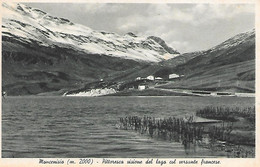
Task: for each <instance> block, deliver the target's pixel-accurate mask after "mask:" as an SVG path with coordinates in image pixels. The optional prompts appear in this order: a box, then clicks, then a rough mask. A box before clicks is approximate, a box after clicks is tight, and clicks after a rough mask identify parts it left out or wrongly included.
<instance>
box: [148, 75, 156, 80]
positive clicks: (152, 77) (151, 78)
mask: <svg viewBox="0 0 260 167" xmlns="http://www.w3.org/2000/svg"><path fill="white" fill-rule="evenodd" d="M146 79H149V80H151V81H154V76H152V75H149V76H148V77H146Z"/></svg>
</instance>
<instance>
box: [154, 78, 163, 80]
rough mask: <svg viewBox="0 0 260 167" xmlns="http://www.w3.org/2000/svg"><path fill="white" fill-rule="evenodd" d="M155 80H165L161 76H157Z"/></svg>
mask: <svg viewBox="0 0 260 167" xmlns="http://www.w3.org/2000/svg"><path fill="white" fill-rule="evenodd" d="M155 80H163V79H162V78H161V77H155Z"/></svg>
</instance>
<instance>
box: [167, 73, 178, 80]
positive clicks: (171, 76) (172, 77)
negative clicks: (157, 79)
mask: <svg viewBox="0 0 260 167" xmlns="http://www.w3.org/2000/svg"><path fill="white" fill-rule="evenodd" d="M177 78H180V76H179V75H178V74H170V75H169V79H177Z"/></svg>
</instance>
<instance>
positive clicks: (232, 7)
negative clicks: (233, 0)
mask: <svg viewBox="0 0 260 167" xmlns="http://www.w3.org/2000/svg"><path fill="white" fill-rule="evenodd" d="M191 13H192V15H193V16H194V20H193V21H192V22H191V23H192V24H193V25H199V24H204V23H207V24H209V23H211V22H212V23H213V22H214V21H217V20H230V19H232V18H234V17H237V16H238V15H240V14H254V5H251V4H197V5H195V6H194V7H193V9H192V11H191Z"/></svg>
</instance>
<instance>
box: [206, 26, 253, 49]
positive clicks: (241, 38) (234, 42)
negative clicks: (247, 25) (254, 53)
mask: <svg viewBox="0 0 260 167" xmlns="http://www.w3.org/2000/svg"><path fill="white" fill-rule="evenodd" d="M252 40H253V41H254V40H255V29H252V30H251V31H247V32H244V33H240V34H237V35H235V36H234V37H232V38H229V39H228V40H226V41H224V42H222V43H221V44H219V45H217V46H215V47H213V48H211V49H210V51H211V52H214V51H218V50H222V49H228V48H231V47H235V46H238V45H240V44H243V43H245V42H248V41H252Z"/></svg>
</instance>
